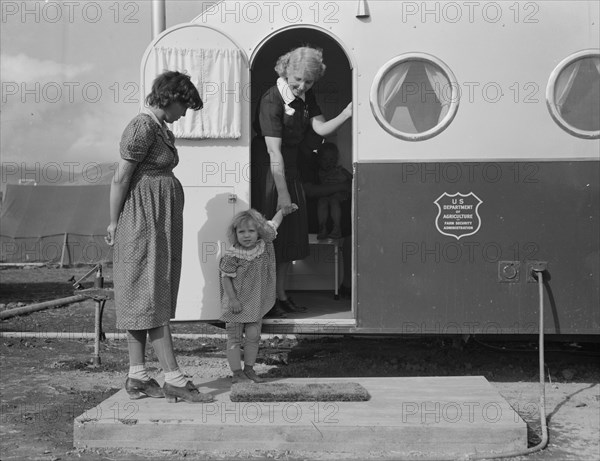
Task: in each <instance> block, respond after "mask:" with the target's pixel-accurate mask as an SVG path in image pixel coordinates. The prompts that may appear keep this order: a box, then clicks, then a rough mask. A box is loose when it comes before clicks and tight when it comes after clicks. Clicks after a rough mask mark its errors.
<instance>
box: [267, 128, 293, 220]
mask: <svg viewBox="0 0 600 461" xmlns="http://www.w3.org/2000/svg"><path fill="white" fill-rule="evenodd" d="M265 144H266V145H267V152H268V153H269V157H270V159H271V173H272V174H273V181H275V188H276V189H277V209H278V210H279V209H283V210H284V211H288V210H289V207H290V206H291V204H292V201H291V199H290V193H289V191H288V189H287V184H286V182H285V165H284V163H283V155H282V154H281V138H275V137H272V136H265Z"/></svg>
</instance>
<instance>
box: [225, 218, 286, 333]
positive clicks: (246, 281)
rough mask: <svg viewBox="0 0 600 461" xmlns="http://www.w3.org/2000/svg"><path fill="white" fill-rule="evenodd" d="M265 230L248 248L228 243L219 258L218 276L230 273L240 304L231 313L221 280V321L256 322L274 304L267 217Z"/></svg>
mask: <svg viewBox="0 0 600 461" xmlns="http://www.w3.org/2000/svg"><path fill="white" fill-rule="evenodd" d="M267 223H268V225H267V226H266V231H267V232H266V234H267V235H265V236H264V238H262V239H259V240H258V241H257V243H256V246H255V247H254V248H252V249H251V250H246V249H244V248H240V247H236V246H231V247H230V248H228V249H227V251H226V252H225V254H224V255H223V257H222V258H221V261H220V262H219V271H220V274H221V277H230V278H231V282H232V283H233V289H234V291H235V293H236V295H237V298H238V300H239V301H240V303H241V304H242V308H243V309H242V312H240V313H239V314H234V313H233V312H232V311H231V309H230V307H229V297H228V296H227V293H226V292H225V290H224V289H223V284H222V283H221V284H220V286H221V312H222V315H221V320H222V321H224V322H238V323H251V322H258V321H259V320H260V319H262V318H263V317H264V315H265V314H266V313H267V312H269V310H271V308H272V307H273V305H274V304H275V276H276V268H275V248H274V247H273V240H275V237H276V236H277V231H276V227H275V224H274V223H273V222H271V221H267Z"/></svg>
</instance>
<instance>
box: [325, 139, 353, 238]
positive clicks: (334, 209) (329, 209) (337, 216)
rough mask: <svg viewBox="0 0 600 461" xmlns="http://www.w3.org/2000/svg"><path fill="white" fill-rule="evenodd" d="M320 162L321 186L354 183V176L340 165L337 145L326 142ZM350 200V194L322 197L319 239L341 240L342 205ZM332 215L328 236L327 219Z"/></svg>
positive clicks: (339, 193)
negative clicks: (331, 224) (331, 226)
mask: <svg viewBox="0 0 600 461" xmlns="http://www.w3.org/2000/svg"><path fill="white" fill-rule="evenodd" d="M317 153H318V162H319V182H320V183H321V184H340V183H344V182H347V181H352V174H351V173H350V172H349V171H348V170H346V169H345V168H343V167H342V166H341V165H338V159H339V151H338V148H337V146H336V145H335V144H333V143H331V142H326V143H324V144H321V146H320V147H319V148H318V149H317ZM349 198H350V193H349V192H337V193H335V194H332V195H328V196H326V197H320V198H319V200H318V202H317V217H318V219H319V233H318V235H317V239H319V240H323V239H326V238H327V237H329V238H332V239H339V238H341V237H342V228H341V219H342V208H341V203H342V202H343V201H344V200H348V199H349ZM329 213H331V220H332V221H333V228H332V229H331V233H330V234H329V235H327V218H328V217H329Z"/></svg>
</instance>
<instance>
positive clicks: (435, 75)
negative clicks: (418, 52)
mask: <svg viewBox="0 0 600 461" xmlns="http://www.w3.org/2000/svg"><path fill="white" fill-rule="evenodd" d="M423 65H424V67H425V72H426V73H427V78H428V79H429V83H430V84H431V86H432V87H433V91H435V95H436V96H437V98H438V100H439V101H440V104H441V105H442V110H441V111H440V115H439V117H438V123H439V122H441V121H442V120H443V119H444V117H445V116H446V114H447V113H448V111H449V110H450V99H452V98H451V97H450V98H447V97H445V91H446V89H447V88H448V86H449V84H450V82H449V81H448V79H447V78H446V76H445V75H444V73H443V72H441V71H440V70H439V69H438V68H437V66H435V65H433V64H429V63H427V62H424V63H423ZM450 94H452V93H450Z"/></svg>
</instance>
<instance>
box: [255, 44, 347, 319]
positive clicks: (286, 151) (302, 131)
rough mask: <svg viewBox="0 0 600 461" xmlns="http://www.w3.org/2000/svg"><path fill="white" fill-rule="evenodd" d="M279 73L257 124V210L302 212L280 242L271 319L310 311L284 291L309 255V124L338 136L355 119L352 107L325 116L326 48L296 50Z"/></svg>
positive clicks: (263, 100) (285, 226)
mask: <svg viewBox="0 0 600 461" xmlns="http://www.w3.org/2000/svg"><path fill="white" fill-rule="evenodd" d="M275 71H276V72H277V73H278V75H279V79H278V80H277V84H276V85H275V86H273V87H271V88H270V89H269V90H267V91H266V92H265V94H264V95H263V96H262V98H261V100H260V103H259V105H258V116H257V117H256V120H255V122H254V129H255V131H256V133H257V136H256V137H255V138H254V140H253V141H252V162H253V173H254V174H255V177H254V178H253V184H252V206H253V208H256V209H257V210H259V211H260V212H261V213H262V214H263V215H265V216H273V214H274V213H275V212H276V211H277V210H280V209H283V210H284V213H286V212H288V211H289V209H290V207H291V204H292V202H293V203H296V204H297V205H298V212H297V213H294V214H293V215H292V216H291V217H290V219H286V220H285V222H284V223H283V224H282V226H281V228H280V230H279V233H278V238H277V240H276V241H275V254H276V259H277V299H278V302H277V304H276V306H275V307H274V308H273V309H272V311H271V313H270V314H269V315H271V316H273V315H274V316H281V317H285V313H284V312H282V310H283V311H287V312H295V311H304V310H306V308H304V307H300V306H297V305H296V304H295V303H294V302H293V301H292V300H291V298H289V297H288V296H287V294H286V291H285V282H286V274H287V271H288V268H289V266H290V262H291V261H294V260H297V259H304V258H306V256H308V253H309V248H308V224H307V220H308V218H307V213H306V200H305V197H304V190H303V189H302V182H301V181H300V175H299V168H298V166H297V160H298V159H299V157H301V156H299V155H298V153H299V152H298V150H299V146H300V143H301V142H302V140H303V139H304V137H305V136H306V134H307V132H308V129H309V126H310V127H312V129H313V130H314V131H315V132H316V133H317V134H318V135H320V136H323V137H325V136H328V135H330V134H332V133H334V132H335V131H336V130H337V129H338V128H339V127H340V126H341V125H342V124H343V123H344V122H345V121H346V120H348V119H349V118H350V117H351V116H352V103H350V104H348V106H347V107H346V108H344V110H342V112H341V113H340V114H339V115H338V116H337V117H335V118H333V119H331V120H329V121H327V120H325V117H324V116H323V115H322V113H321V109H320V108H319V106H318V105H317V102H316V99H315V95H314V94H313V92H312V90H311V88H312V86H313V85H314V84H315V82H316V81H317V80H319V78H321V77H322V76H323V74H324V73H325V64H323V54H322V52H321V50H318V49H315V48H311V47H299V48H296V49H294V50H292V51H290V52H289V53H287V54H285V55H283V56H281V57H280V58H279V59H278V61H277V65H276V66H275Z"/></svg>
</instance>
